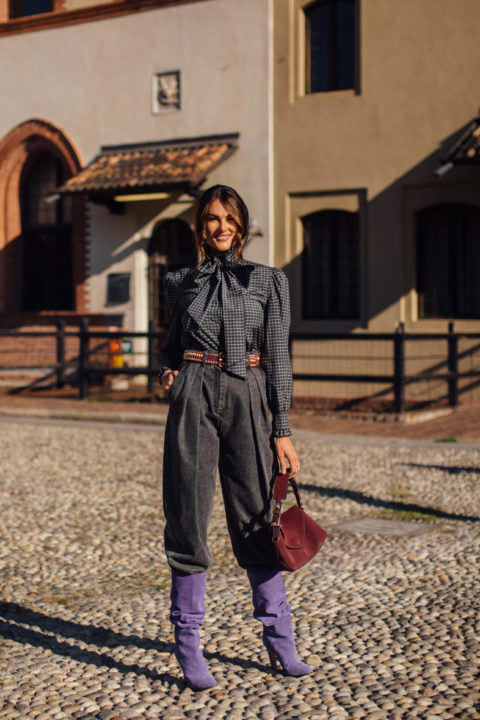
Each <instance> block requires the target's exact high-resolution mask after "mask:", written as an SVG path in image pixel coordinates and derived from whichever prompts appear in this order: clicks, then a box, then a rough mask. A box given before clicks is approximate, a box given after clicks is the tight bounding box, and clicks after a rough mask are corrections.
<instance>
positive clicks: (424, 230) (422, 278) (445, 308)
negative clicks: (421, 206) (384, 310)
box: [417, 203, 480, 318]
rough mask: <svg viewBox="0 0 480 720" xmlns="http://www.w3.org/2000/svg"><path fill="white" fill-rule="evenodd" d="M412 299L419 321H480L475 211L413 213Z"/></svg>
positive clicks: (444, 208) (479, 229) (450, 208)
mask: <svg viewBox="0 0 480 720" xmlns="http://www.w3.org/2000/svg"><path fill="white" fill-rule="evenodd" d="M417 293H418V315H419V317H424V318H434V317H445V318H480V207H476V206H475V205H463V204H460V203H451V204H445V205H436V206H434V207H430V208H426V209H425V210H420V211H419V212H418V213H417Z"/></svg>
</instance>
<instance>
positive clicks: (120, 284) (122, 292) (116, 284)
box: [107, 273, 130, 305]
mask: <svg viewBox="0 0 480 720" xmlns="http://www.w3.org/2000/svg"><path fill="white" fill-rule="evenodd" d="M129 300H130V273H109V274H108V275H107V304H108V305H116V304H117V303H125V302H128V301H129Z"/></svg>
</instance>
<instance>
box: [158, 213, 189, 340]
mask: <svg viewBox="0 0 480 720" xmlns="http://www.w3.org/2000/svg"><path fill="white" fill-rule="evenodd" d="M196 261H197V253H196V249H195V238H194V235H193V232H192V230H191V228H190V226H189V225H188V224H187V223H186V222H185V221H184V220H180V219H179V218H172V219H170V220H164V221H163V222H161V223H159V224H158V225H157V226H156V227H155V229H154V231H153V233H152V237H151V239H150V243H149V245H148V289H149V318H150V320H151V321H152V322H153V325H154V327H155V329H160V328H162V327H165V326H166V325H167V324H168V303H167V296H166V292H165V289H164V287H163V279H164V277H165V275H166V274H167V273H168V272H170V271H171V270H177V269H178V268H181V267H185V266H186V265H194V264H195V263H196Z"/></svg>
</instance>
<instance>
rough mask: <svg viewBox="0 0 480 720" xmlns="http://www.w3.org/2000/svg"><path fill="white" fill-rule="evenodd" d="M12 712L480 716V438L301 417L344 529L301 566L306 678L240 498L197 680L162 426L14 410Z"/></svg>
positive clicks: (318, 718) (311, 464)
mask: <svg viewBox="0 0 480 720" xmlns="http://www.w3.org/2000/svg"><path fill="white" fill-rule="evenodd" d="M0 433H1V438H2V443H1V446H0V458H1V464H0V467H1V475H0V678H1V683H0V718H1V720H9V719H10V718H12V719H13V718H21V719H22V720H23V719H30V718H32V719H33V718H35V719H36V720H67V719H68V720H70V719H73V718H75V719H76V720H79V719H80V718H88V719H89V720H93V718H96V719H102V720H110V719H111V718H113V717H115V716H117V717H118V716H120V717H122V718H124V719H125V720H129V719H130V718H131V719H136V718H138V719H140V718H146V719H147V720H148V719H150V718H155V719H157V718H158V719H160V718H161V719H162V720H163V719H165V720H181V719H182V718H192V719H194V720H206V719H207V718H218V719H220V718H226V719H228V720H241V719H243V718H245V719H247V718H260V719H261V720H280V719H281V720H287V719H288V720H290V719H292V718H297V717H298V718H300V717H301V718H309V719H312V720H340V719H343V718H347V719H348V720H356V719H358V720H360V719H363V718H365V719H367V720H375V719H377V720H384V719H385V720H390V719H391V720H400V719H406V720H407V719H409V718H412V719H413V718H422V719H424V720H436V719H437V718H438V719H446V718H448V719H453V718H459V719H460V718H461V719H462V720H473V719H474V718H480V677H479V664H480V613H479V606H480V563H479V550H478V548H479V540H480V445H478V444H472V445H471V446H470V447H467V446H464V445H462V446H455V445H454V444H446V445H442V444H432V443H425V444H424V445H421V444H413V443H410V444H409V443H408V442H403V441H401V440H398V439H397V440H395V441H389V440H388V439H386V438H384V439H383V441H382V442H380V441H376V440H375V439H374V438H370V440H369V442H368V443H366V442H364V441H363V440H362V439H361V438H358V439H355V438H352V439H346V440H345V439H344V440H343V441H342V440H341V439H339V440H336V439H335V438H332V437H328V436H325V435H319V434H317V433H312V432H310V433H305V434H303V435H302V434H301V433H298V435H297V447H298V449H299V451H300V453H301V457H302V463H303V468H304V469H303V471H302V476H301V482H302V484H303V497H304V500H305V504H306V505H307V507H308V509H309V510H310V511H311V513H312V514H313V515H314V516H315V517H316V518H317V519H318V520H319V521H320V522H321V523H322V524H324V525H325V526H326V527H327V528H328V529H330V528H332V526H334V525H335V524H336V523H338V522H340V521H343V520H345V519H347V518H358V517H361V516H370V515H375V516H380V517H382V518H391V519H402V520H410V521H414V522H417V523H418V527H419V530H420V529H421V530H422V532H420V533H419V534H418V535H415V536H413V537H394V536H393V537H392V536H385V535H364V534H353V533H350V532H345V531H342V532H339V531H335V529H332V530H331V532H330V536H329V539H328V540H327V542H326V544H325V546H324V548H323V549H322V551H321V552H320V554H319V555H318V556H317V558H316V559H315V560H314V561H313V562H312V563H310V564H309V565H308V566H307V567H305V568H303V569H302V570H300V571H299V572H297V573H295V574H293V575H287V576H286V578H285V579H286V585H287V591H288V594H289V598H290V602H291V605H292V607H293V610H294V615H295V619H296V633H297V638H298V649H299V654H300V655H301V657H302V658H304V659H305V660H307V661H308V662H310V663H311V664H312V665H313V666H314V672H313V674H312V675H310V676H308V677H306V678H302V679H292V678H285V677H283V676H277V677H272V675H271V674H270V672H269V670H268V667H267V658H266V653H265V652H264V651H263V649H262V647H261V642H260V637H259V636H260V627H259V625H258V623H256V621H255V620H254V619H253V618H252V617H251V607H250V602H249V594H248V590H247V584H246V579H245V577H244V574H243V573H242V571H240V570H239V569H238V568H236V567H235V565H234V562H233V560H232V556H231V553H230V549H229V544H228V540H227V535H226V530H225V525H224V521H223V514H222V508H221V504H220V502H219V500H218V501H217V503H216V508H215V513H214V517H213V521H212V527H211V545H212V549H213V551H214V555H215V564H214V566H213V567H212V569H211V571H210V573H209V579H208V598H207V622H206V624H205V627H204V629H203V641H204V644H205V654H206V657H207V660H208V663H209V666H210V668H211V670H212V672H213V674H214V675H215V676H216V677H217V679H218V682H219V684H218V687H216V688H214V689H212V690H210V691H207V692H205V693H193V692H192V691H190V690H189V689H186V688H185V686H184V683H183V681H182V680H181V674H180V672H179V669H178V667H177V664H176V661H175V659H174V657H173V654H172V632H171V627H170V625H169V623H168V620H167V611H168V571H167V568H166V566H165V563H164V560H163V552H162V542H161V537H162V514H161V493H160V461H161V442H162V428H161V426H159V427H158V429H152V428H150V427H144V428H142V427H141V426H137V427H136V428H135V427H132V426H125V427H122V426H119V425H111V426H105V427H104V428H99V427H94V426H91V425H89V424H88V423H82V422H77V423H76V424H70V425H65V426H63V427H62V426H59V425H49V424H47V423H44V424H38V423H37V424H33V423H30V422H23V423H20V422H17V421H15V420H14V419H13V418H10V419H9V418H7V417H3V418H2V419H1V420H0Z"/></svg>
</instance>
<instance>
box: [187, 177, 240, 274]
mask: <svg viewBox="0 0 480 720" xmlns="http://www.w3.org/2000/svg"><path fill="white" fill-rule="evenodd" d="M248 226H249V215H248V209H247V206H246V205H245V203H244V202H243V200H242V198H241V197H240V195H238V193H237V192H236V191H235V190H233V188H230V187H227V186H226V185H214V186H213V187H211V188H209V189H208V190H206V191H205V192H204V194H203V195H202V197H201V198H200V201H199V205H198V209H197V216H196V223H195V230H196V238H197V250H198V253H199V256H200V263H202V262H203V261H204V260H205V257H206V248H205V245H207V247H209V248H210V250H211V251H212V252H213V253H214V254H215V253H219V252H226V251H227V250H230V248H232V254H233V257H234V259H235V260H237V261H238V260H241V259H242V257H243V248H244V245H245V242H246V240H247V235H248Z"/></svg>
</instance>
